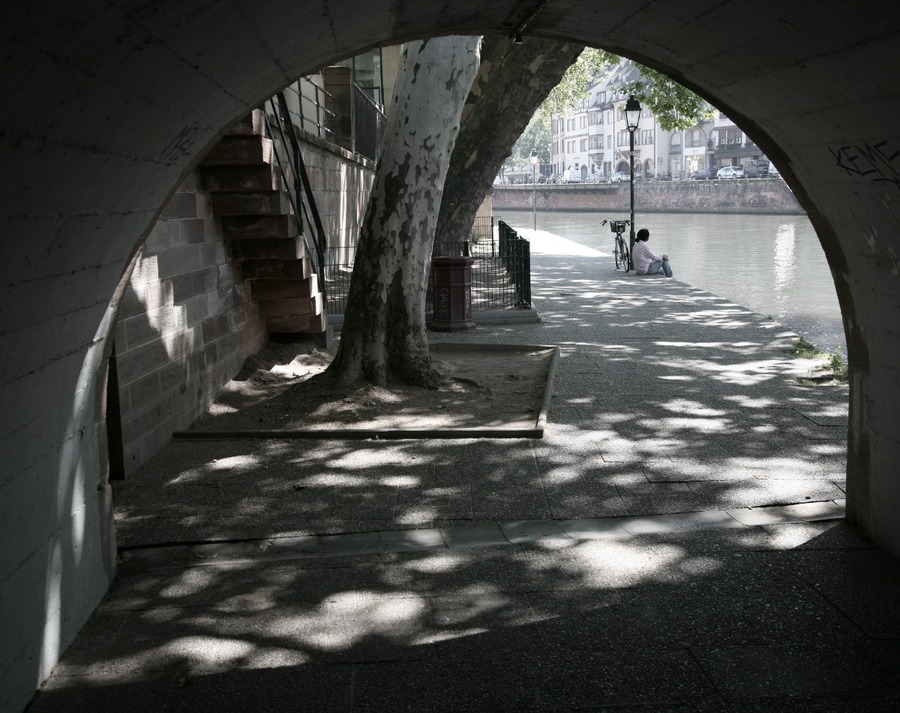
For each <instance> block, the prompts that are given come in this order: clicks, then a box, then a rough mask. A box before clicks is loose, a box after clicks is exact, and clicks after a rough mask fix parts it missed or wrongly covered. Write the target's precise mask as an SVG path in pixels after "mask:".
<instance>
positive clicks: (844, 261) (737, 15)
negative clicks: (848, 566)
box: [0, 0, 900, 687]
mask: <svg viewBox="0 0 900 713" xmlns="http://www.w3.org/2000/svg"><path fill="white" fill-rule="evenodd" d="M362 7H363V6H360V5H359V4H358V3H356V2H353V1H352V0H329V1H328V2H325V0H321V1H320V2H315V3H296V2H287V1H286V0H279V1H276V2H271V3H266V4H265V5H260V4H252V3H244V2H236V3H233V4H230V5H228V6H221V5H220V4H210V3H205V2H201V1H200V0H186V1H185V2H182V3H178V4H177V5H174V6H165V5H164V6H160V5H159V4H147V3H138V2H128V1H126V2H124V3H119V4H117V5H115V6H114V7H110V6H106V5H103V6H95V7H91V8H89V9H85V8H83V7H60V8H55V9H47V8H45V7H39V6H29V5H27V4H23V5H22V6H21V7H17V8H16V9H14V10H12V11H10V13H9V15H11V16H10V17H8V22H7V23H5V28H4V33H5V35H6V40H7V42H6V52H5V56H4V59H3V62H4V69H5V71H4V75H3V76H4V79H3V85H4V91H3V94H2V96H3V97H4V102H5V103H4V109H5V111H4V116H6V117H8V119H7V121H6V122H5V124H6V125H5V128H4V130H3V132H2V136H0V156H2V159H3V163H4V166H6V167H7V172H8V173H7V176H8V178H7V183H6V185H5V191H4V198H3V201H4V211H3V226H4V241H3V248H2V250H3V260H2V261H0V275H2V280H0V284H3V285H4V290H5V294H4V309H3V311H2V316H0V330H2V333H3V335H4V359H3V360H2V362H3V367H2V369H3V379H2V380H0V383H2V387H0V388H2V392H0V393H2V396H3V399H4V402H5V403H16V404H21V407H20V408H17V409H9V410H7V412H6V413H5V414H4V416H3V419H2V428H0V439H2V441H3V443H4V444H5V449H6V450H8V451H9V452H10V453H11V454H13V455H11V456H10V457H9V458H6V459H5V460H6V462H7V474H6V475H5V477H4V481H3V485H2V488H3V490H2V491H0V495H2V497H3V499H4V500H5V501H6V502H7V503H12V505H11V506H10V507H13V508H16V507H21V508H23V509H24V510H23V511H25V512H31V506H28V505H27V503H34V502H37V503H43V504H45V505H41V506H40V507H39V510H40V512H39V513H37V514H36V515H35V516H34V517H32V518H30V519H29V521H28V523H27V527H22V525H23V522H22V518H4V522H3V528H4V532H3V534H4V541H5V542H6V543H9V544H6V545H5V551H4V558H3V568H2V570H0V578H3V579H4V581H5V582H6V584H4V587H5V588H6V589H5V590H4V592H3V595H4V596H3V597H2V599H3V600H4V601H7V602H8V601H11V600H12V601H15V600H18V599H20V596H13V595H21V593H22V592H32V593H34V592H43V593H45V594H46V596H40V597H38V598H39V599H40V600H41V602H42V605H41V607H40V611H38V610H37V609H36V610H35V611H34V612H32V613H30V614H29V615H28V616H26V617H25V620H26V621H27V622H28V623H27V624H26V625H24V627H23V628H22V631H21V632H18V633H17V634H16V636H15V637H14V639H15V640H14V641H13V642H12V644H11V648H12V649H14V653H13V654H12V660H13V661H14V664H13V665H11V667H8V670H10V671H12V672H13V673H11V674H9V676H10V677H11V678H10V679H9V680H15V681H23V680H28V679H29V677H30V678H34V677H35V676H36V677H37V678H38V680H39V679H40V678H41V675H42V672H44V671H46V670H48V667H50V666H52V664H53V661H54V658H53V657H54V656H55V654H54V653H53V651H50V650H48V649H47V648H46V647H45V648H43V649H41V650H40V651H39V652H38V653H35V651H36V649H35V646H38V647H40V642H41V641H42V640H43V638H44V637H43V635H41V634H39V633H36V632H41V631H45V629H46V626H47V625H48V622H50V621H51V620H52V621H55V622H57V624H56V625H59V624H58V623H59V621H62V622H65V626H62V628H60V629H59V630H58V639H59V640H58V642H57V643H58V646H57V647H56V648H57V649H58V648H59V647H60V646H64V645H65V643H66V642H67V641H69V640H71V638H72V637H73V636H74V632H75V631H77V629H78V627H79V626H80V624H81V622H83V621H84V619H85V617H86V615H87V613H88V612H89V611H90V610H91V608H93V606H94V605H95V604H96V601H97V596H98V595H97V592H101V593H102V590H103V586H104V583H105V582H106V581H108V577H109V575H110V572H109V570H108V568H107V567H104V564H103V558H102V556H101V550H102V547H101V545H100V544H98V543H99V541H100V539H101V533H102V531H103V529H104V525H103V524H102V519H103V516H102V511H103V506H102V502H101V501H103V499H104V498H106V497H107V495H105V494H104V491H103V489H102V474H101V473H99V466H98V460H97V457H96V450H97V448H96V438H95V436H96V434H92V433H90V431H89V429H88V431H87V432H85V428H86V426H87V425H89V424H90V423H92V422H93V421H94V420H95V419H92V417H91V414H90V413H88V411H90V410H91V409H96V408H97V403H98V399H97V398H88V397H85V394H84V392H85V390H87V391H88V392H89V393H88V395H90V393H91V392H94V393H96V394H99V393H101V392H102V388H101V387H100V386H99V385H98V384H96V383H94V384H88V385H85V384H83V383H82V384H79V374H80V373H81V371H82V369H83V368H84V365H85V363H86V361H88V360H89V355H90V354H91V353H92V350H94V349H95V346H96V334H97V327H98V325H100V324H101V323H102V322H103V320H104V314H105V312H106V309H107V305H108V303H109V299H110V295H112V294H113V291H114V289H115V286H116V284H117V283H118V281H119V279H120V277H121V274H122V272H123V270H124V268H125V266H126V265H127V264H128V261H129V259H130V257H131V256H132V255H133V253H134V251H135V249H136V246H137V245H139V244H140V242H141V240H142V238H143V236H145V235H146V233H147V231H148V230H149V228H150V226H151V225H152V224H153V222H154V219H155V217H156V215H157V214H158V212H159V211H160V209H161V207H162V206H163V205H164V203H165V201H166V199H167V198H168V196H169V195H171V193H172V192H173V191H174V190H175V187H176V186H177V185H178V184H179V182H180V180H181V178H182V177H183V176H184V175H185V174H186V172H188V171H189V170H191V168H192V166H193V165H194V164H196V162H197V161H198V160H199V159H200V157H202V155H203V153H204V152H205V151H206V150H208V148H209V147H211V146H212V145H213V144H214V142H215V141H216V139H217V137H218V136H219V135H220V134H221V133H222V132H223V131H224V129H225V128H226V127H227V126H229V125H230V124H232V123H233V122H234V121H235V120H236V119H237V118H238V117H239V116H240V115H241V114H243V113H244V112H246V110H247V109H248V108H251V107H253V106H256V105H258V104H259V103H261V102H262V100H263V99H265V98H266V97H267V96H269V95H271V94H272V93H274V92H275V91H277V90H278V89H280V88H281V87H283V86H285V85H286V84H288V83H289V82H290V81H292V80H294V79H295V78H297V77H299V76H301V75H303V74H304V73H307V72H310V71H312V70H315V69H317V68H319V67H321V66H323V65H324V64H326V63H327V62H330V61H332V60H335V59H339V58H344V57H348V56H351V55H353V54H356V53H358V52H360V51H362V50H365V49H368V48H370V47H373V46H376V45H379V44H387V43H396V42H400V41H404V40H407V39H410V38H415V37H424V36H429V35H434V34H451V33H456V34H469V33H471V34H487V33H501V34H504V35H507V36H510V37H518V36H522V37H523V38H525V39H526V41H527V37H528V36H531V35H533V36H539V37H544V38H551V39H560V40H568V41H577V42H580V43H583V44H588V45H594V46H599V47H603V48H605V49H608V50H610V51H613V52H616V53H618V54H621V55H623V56H627V57H631V58H633V59H636V60H638V61H640V62H642V63H644V64H646V65H648V66H650V67H653V68H656V69H660V70H662V71H665V72H666V73H668V74H669V75H671V76H673V77H674V78H676V79H677V80H678V81H680V82H681V83H683V84H685V85H686V86H689V87H691V88H693V89H694V90H696V91H698V93H700V94H701V95H703V96H705V97H706V98H707V99H708V100H709V101H710V102H711V103H713V104H714V105H716V106H717V107H719V108H721V109H722V110H723V111H724V112H725V113H726V114H727V115H728V116H729V117H730V118H732V119H733V120H734V121H736V122H737V123H738V124H739V125H740V126H741V128H742V129H743V130H744V131H745V132H747V133H748V134H749V135H750V136H751V138H752V139H753V140H754V141H755V142H756V143H757V145H759V146H760V147H761V148H762V149H763V151H764V152H765V153H766V154H767V155H768V156H769V157H770V158H772V159H774V160H775V162H776V164H777V165H778V167H779V169H780V170H781V171H782V173H783V175H784V177H785V179H786V180H787V181H788V183H789V185H790V186H791V188H792V189H793V190H794V191H795V193H796V194H797V196H798V198H799V200H800V201H801V203H802V204H803V206H804V207H805V208H806V210H807V211H808V214H809V217H810V219H811V221H812V223H813V225H814V226H815V228H816V230H817V233H818V235H819V237H820V240H821V242H822V246H823V248H824V250H825V253H826V256H827V258H828V261H829V265H830V267H831V270H832V274H833V276H834V279H835V284H836V288H837V293H838V296H839V300H840V303H841V306H842V310H843V314H844V320H845V326H846V331H847V342H848V348H849V356H850V362H851V365H852V375H851V378H852V383H851V413H850V438H849V443H850V446H849V453H848V510H847V512H848V517H849V518H850V519H851V520H852V521H854V522H855V523H857V524H859V525H860V526H861V527H862V528H863V529H864V530H865V531H866V532H867V533H868V534H869V535H871V536H872V537H873V538H874V539H875V540H876V541H877V542H878V543H879V544H881V545H882V546H883V547H885V548H887V549H889V550H890V551H892V552H894V553H900V519H898V518H897V517H896V515H897V512H898V511H900V482H898V480H900V479H898V478H897V477H896V475H895V473H896V462H897V460H898V459H900V437H898V433H897V423H900V378H898V371H900V369H898V365H897V358H896V354H898V353H900V330H897V328H896V324H898V323H900V236H898V222H900V207H898V206H900V192H898V185H900V180H898V176H900V160H898V158H900V128H898V127H897V124H896V122H894V121H893V120H892V118H893V117H894V116H896V114H897V110H898V109H900V90H898V89H897V87H896V83H895V82H893V81H886V80H892V79H893V77H895V76H896V74H897V69H898V64H900V58H898V57H897V54H896V51H895V44H896V43H895V40H896V36H897V34H898V33H900V30H897V29H896V28H898V27H900V22H898V21H900V7H898V6H897V5H896V4H886V3H885V4H880V6H879V8H878V10H879V22H877V23H862V22H859V23H857V22H855V21H854V17H852V16H851V15H848V13H850V12H851V11H850V10H848V9H847V6H846V4H845V3H841V2H836V1H833V0H832V1H827V0H826V1H825V2H820V3H817V4H816V6H815V11H814V12H812V11H810V10H809V9H808V8H805V6H804V7H802V8H798V7H797V6H792V5H789V4H785V3H776V2H771V1H766V2H763V3H754V4H753V5H752V6H749V7H748V6H747V4H746V3H740V2H725V3H721V2H715V3H711V2H708V1H706V0H691V1H690V2H687V3H682V4H680V5H679V6H678V7H677V8H673V7H672V6H670V5H666V4H663V3H649V4H645V5H641V6H637V7H636V6H635V5H634V4H633V3H612V4H610V3H605V4H600V5H598V4H596V3H593V2H589V1H588V0H579V1H578V2H560V1H555V0H538V1H536V2H529V3H520V2H512V1H511V0H498V1H497V2H494V3H491V4H489V5H484V4H483V3H470V2H459V3H453V4H449V5H448V4H446V3H441V2H432V1H431V0H422V1H421V2H419V3H416V4H414V6H413V5H411V4H397V3H393V2H388V1H387V0H373V1H372V2H368V3H365V5H364V10H362V9H361V8H362ZM849 77H852V81H850V80H849ZM76 393H78V396H77V398H76ZM76 476H77V477H76ZM61 482H65V483H67V484H70V485H72V487H67V488H65V489H64V490H65V493H66V497H67V498H68V499H69V500H70V501H67V502H61V501H54V502H52V503H46V501H47V500H48V498H49V499H51V500H52V499H53V498H54V497H55V498H60V497H61V496H59V495H58V493H60V492H62V491H63V489H60V488H59V487H57V485H58V484H59V483H61ZM98 488H99V490H98ZM98 493H99V495H98ZM51 494H56V495H51ZM73 530H77V532H75V533H74V535H73V534H72V532H73ZM60 532H69V533H70V534H69V535H67V536H65V537H61V536H60V535H59V533H60ZM85 543H87V546H85ZM76 551H77V553H76ZM60 552H61V553H62V554H61V555H60V554H59V553H60ZM26 565H27V566H26ZM73 580H75V581H78V582H81V583H82V586H81V587H80V590H79V593H78V594H73V593H68V594H67V593H65V592H63V587H64V585H62V584H60V582H63V581H67V582H71V581H73ZM85 582H88V583H90V586H87V585H85V584H84V583H85ZM50 589H53V590H54V592H53V594H52V596H51V595H50V594H47V592H48V591H49V590H50ZM7 590H8V591H7ZM57 590H58V591H57ZM60 592H63V594H61V595H60V594H59V593H60ZM7 594H10V596H6V595H7ZM58 595H59V596H58ZM35 642H38V643H37V644H36V643H35ZM51 648H52V647H51ZM33 660H37V661H38V663H37V664H35V663H29V662H30V661H33ZM17 667H18V668H17ZM29 667H31V668H33V669H34V670H31V668H29ZM23 671H24V673H23ZM2 684H3V685H2V686H0V687H5V686H6V681H3V682H2ZM17 685H18V686H19V687H21V684H17Z"/></svg>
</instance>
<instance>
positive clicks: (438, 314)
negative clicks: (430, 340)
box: [428, 256, 475, 332]
mask: <svg viewBox="0 0 900 713" xmlns="http://www.w3.org/2000/svg"><path fill="white" fill-rule="evenodd" d="M473 262H475V261H474V260H473V259H472V258H470V257H463V256H459V257H435V258H432V259H431V284H432V293H431V296H432V303H433V304H432V312H431V314H432V319H431V321H430V322H429V323H428V328H429V329H433V330H434V331H436V332H458V331H461V330H463V329H471V328H472V327H474V326H475V322H473V321H472V263H473Z"/></svg>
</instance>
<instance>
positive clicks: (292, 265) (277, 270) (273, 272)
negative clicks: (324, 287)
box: [241, 260, 310, 280]
mask: <svg viewBox="0 0 900 713" xmlns="http://www.w3.org/2000/svg"><path fill="white" fill-rule="evenodd" d="M241 272H242V274H243V276H244V279H245V280H271V279H276V280H305V279H306V278H307V277H309V274H310V273H309V261H308V260H242V261H241Z"/></svg>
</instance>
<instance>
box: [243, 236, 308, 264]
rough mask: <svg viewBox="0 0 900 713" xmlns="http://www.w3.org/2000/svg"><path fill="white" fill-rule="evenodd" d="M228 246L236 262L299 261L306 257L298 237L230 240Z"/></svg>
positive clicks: (304, 249) (301, 240)
mask: <svg viewBox="0 0 900 713" xmlns="http://www.w3.org/2000/svg"><path fill="white" fill-rule="evenodd" d="M229 245H230V247H231V254H232V256H234V258H235V259H237V260H254V259H257V260H258V259H265V260H299V259H302V258H304V257H306V246H305V245H304V244H303V238H301V237H299V236H297V237H293V238H256V239H253V240H232V241H231V242H230V243H229Z"/></svg>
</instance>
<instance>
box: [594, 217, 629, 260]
mask: <svg viewBox="0 0 900 713" xmlns="http://www.w3.org/2000/svg"><path fill="white" fill-rule="evenodd" d="M607 223H609V229H610V230H612V232H614V233H615V234H616V238H615V243H614V245H613V257H615V259H616V270H618V269H619V267H624V268H625V272H628V271H629V270H630V269H631V268H632V267H633V265H632V263H631V252H630V251H629V250H628V243H626V242H625V238H623V237H622V233H624V232H625V230H626V229H627V227H628V226H629V225H631V221H630V220H604V221H603V222H602V223H601V224H600V225H606V224H607Z"/></svg>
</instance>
